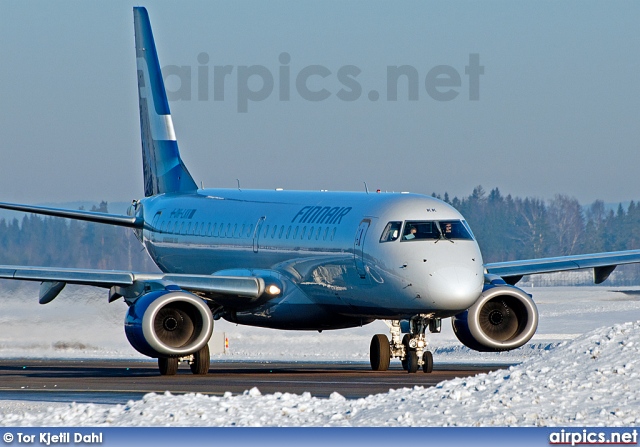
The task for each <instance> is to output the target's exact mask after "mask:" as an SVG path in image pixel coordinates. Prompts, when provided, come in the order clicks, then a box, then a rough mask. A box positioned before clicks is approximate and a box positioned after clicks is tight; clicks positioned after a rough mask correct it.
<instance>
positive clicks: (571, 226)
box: [0, 186, 640, 284]
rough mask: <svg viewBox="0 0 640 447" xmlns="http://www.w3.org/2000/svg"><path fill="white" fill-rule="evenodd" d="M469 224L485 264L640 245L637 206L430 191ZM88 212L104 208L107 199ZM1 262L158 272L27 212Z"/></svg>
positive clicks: (135, 255)
mask: <svg viewBox="0 0 640 447" xmlns="http://www.w3.org/2000/svg"><path fill="white" fill-rule="evenodd" d="M433 196H434V197H438V198H440V199H442V200H444V201H445V202H447V203H449V204H451V205H452V206H454V207H455V208H456V209H458V210H459V211H460V212H461V213H462V215H463V216H465V218H466V220H467V222H468V223H469V224H470V226H471V228H472V230H473V232H474V234H475V236H476V239H477V240H478V243H479V245H480V248H481V249H482V254H483V257H484V261H485V262H499V261H511V260H516V259H529V258H539V257H546V256H562V255H571V254H579V253H593V252H601V251H618V250H629V249H638V248H640V204H638V203H636V202H631V203H629V205H628V206H626V207H623V206H622V204H620V205H618V207H617V209H615V210H613V209H608V208H607V207H606V206H605V204H604V202H602V201H600V200H597V201H595V202H593V203H592V204H590V205H588V206H583V205H581V204H580V203H579V202H578V201H577V200H576V199H575V198H571V197H568V196H565V195H556V196H555V197H554V198H553V199H551V200H548V201H545V200H542V199H538V198H531V197H526V198H520V197H512V196H511V195H507V196H503V195H502V194H501V193H500V191H499V190H498V188H495V189H493V190H491V191H490V192H489V193H487V192H486V191H485V190H484V189H483V188H482V186H478V187H476V188H474V190H473V192H472V193H471V194H470V195H469V196H468V197H463V198H458V197H454V198H450V197H449V195H448V194H447V193H445V194H444V195H443V196H440V195H439V194H436V193H434V194H433ZM92 211H99V212H108V205H107V203H106V202H101V203H100V205H98V206H94V207H93V208H92ZM0 264H14V265H38V266H58V267H77V268H98V269H116V270H121V269H122V270H137V271H157V268H156V267H155V266H154V265H153V263H152V262H151V260H150V259H149V257H148V255H147V254H146V252H145V251H144V250H143V249H142V246H141V244H140V243H139V242H138V241H137V239H136V238H135V236H134V235H133V232H132V231H131V230H130V229H127V228H122V227H114V226H110V225H100V224H92V223H87V222H81V221H75V220H67V219H60V218H55V217H42V216H38V215H35V214H27V215H25V216H24V217H23V218H22V219H21V220H18V219H12V220H9V221H7V220H5V219H0ZM620 270H622V268H618V270H617V271H616V272H614V273H617V275H615V274H614V275H612V278H611V279H612V280H614V281H617V282H618V283H619V284H629V283H636V284H637V283H638V282H640V268H636V267H633V268H629V267H627V268H625V269H624V274H622V275H621V274H620V273H621V272H620Z"/></svg>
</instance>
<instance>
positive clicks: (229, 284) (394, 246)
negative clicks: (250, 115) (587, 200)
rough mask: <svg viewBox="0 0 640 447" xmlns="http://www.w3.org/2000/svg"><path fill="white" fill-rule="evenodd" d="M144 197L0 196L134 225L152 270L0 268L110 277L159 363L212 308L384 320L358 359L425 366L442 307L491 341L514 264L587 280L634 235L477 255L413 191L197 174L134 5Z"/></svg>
mask: <svg viewBox="0 0 640 447" xmlns="http://www.w3.org/2000/svg"><path fill="white" fill-rule="evenodd" d="M133 15H134V24H135V43H136V62H137V73H138V94H139V105H140V130H141V139H142V159H143V174H144V196H145V197H144V198H142V199H140V200H134V201H133V203H132V205H131V207H130V208H129V211H128V213H127V214H128V215H113V214H106V213H97V212H88V211H72V210H61V209H56V208H48V207H39V206H29V205H18V204H8V203H2V204H0V208H5V209H11V210H17V211H24V212H31V213H39V214H45V215H49V216H58V217H64V218H69V219H79V220H84V221H90V222H98V223H103V224H108V225H119V226H123V227H129V228H132V229H133V231H134V232H135V234H136V236H137V238H138V239H139V240H140V242H141V243H142V245H143V246H144V247H145V248H146V250H147V252H148V253H149V255H150V256H151V258H152V259H153V260H154V261H155V263H156V264H157V265H158V267H159V268H160V270H161V271H162V272H163V273H144V272H128V271H113V270H84V269H82V270H80V269H63V268H50V267H28V266H0V278H8V279H17V280H25V281H39V282H41V287H40V303H42V304H45V303H49V302H50V301H52V300H53V299H54V298H56V296H58V294H59V293H60V292H61V291H62V290H63V289H64V287H65V285H66V284H83V285H89V286H95V287H102V288H105V289H108V290H109V301H110V302H111V301H116V300H118V299H120V298H122V299H123V300H124V302H125V303H126V304H127V306H128V311H127V313H126V317H125V333H126V335H127V338H128V340H129V342H130V343H131V345H132V346H133V347H134V348H135V349H136V350H137V351H139V352H140V353H142V354H144V355H147V356H149V357H153V358H157V359H158V365H159V369H160V373H161V374H164V375H172V374H176V372H177V370H178V365H179V362H180V361H187V362H188V363H189V364H190V366H191V370H192V372H193V373H195V374H206V373H207V372H208V370H209V362H210V356H209V348H208V345H207V343H208V341H209V339H210V337H211V334H212V331H213V326H214V321H216V320H218V319H220V318H223V319H225V320H228V321H231V322H235V323H238V324H244V325H252V326H262V327H268V328H277V329H284V330H287V329H291V330H317V331H322V330H325V329H326V330H328V329H340V328H348V327H354V326H360V325H365V324H368V323H371V322H372V321H375V320H384V321H385V322H386V323H387V325H388V327H389V329H390V335H391V337H390V338H388V337H387V335H385V334H377V335H374V336H373V339H372V340H371V347H370V360H371V367H372V369H374V370H377V371H384V370H386V369H387V368H388V367H389V362H390V359H391V358H398V359H400V360H401V361H402V365H403V367H404V369H405V370H406V371H408V372H410V373H414V372H416V371H417V370H418V369H422V370H423V371H424V372H426V373H429V372H431V371H432V368H433V357H432V354H431V352H430V351H429V350H428V349H427V339H426V333H427V330H428V331H429V332H432V333H437V332H440V328H441V321H442V319H443V318H449V317H451V319H452V322H453V328H454V331H455V334H456V336H457V337H458V339H459V340H460V341H461V342H462V343H463V344H465V345H466V346H468V347H469V348H471V349H475V350H479V351H504V350H510V349H516V348H518V347H520V346H522V345H523V344H525V343H526V342H527V341H528V340H529V339H531V337H532V336H533V334H534V333H535V331H536V328H537V324H538V312H537V310H536V305H535V303H534V301H533V300H532V298H531V296H530V295H529V294H527V293H525V292H523V291H522V290H520V289H519V288H517V287H515V284H516V283H517V282H518V281H519V280H520V279H521V278H522V276H523V275H529V274H535V273H547V272H554V271H561V270H573V269H578V268H593V271H594V280H595V282H596V283H600V282H602V281H604V280H605V279H606V278H607V277H608V276H609V274H610V273H611V272H612V271H613V269H614V268H615V267H616V266H617V265H619V264H627V263H634V262H640V250H634V251H625V252H615V253H599V254H591V255H578V256H569V257H560V258H546V259H534V260H525V261H516V262H502V263H494V264H484V263H483V261H482V254H481V253H480V250H479V248H478V244H477V242H476V240H475V238H474V236H473V233H472V231H471V229H470V228H469V225H467V223H466V222H465V220H464V218H463V216H462V215H461V214H460V213H459V212H458V211H456V210H455V209H454V208H452V207H451V206H449V205H448V204H446V203H444V202H442V201H440V200H437V199H434V198H432V197H428V196H423V195H417V194H395V193H394V194H390V193H381V194H380V193H375V194H368V193H366V192H362V193H354V192H324V191H323V192H310V191H280V190H275V191H264V190H263V191H249V190H239V189H232V190H229V189H198V187H197V184H196V182H195V181H194V180H193V178H192V176H191V175H190V174H189V171H188V170H187V168H186V166H185V165H184V163H183V162H182V160H181V158H180V153H179V151H178V143H177V140H176V134H175V131H174V128H173V123H172V120H171V114H170V112H169V104H168V101H167V97H166V92H165V88H164V83H163V78H162V74H161V72H160V64H159V61H158V56H157V53H156V47H155V43H154V39H153V35H152V32H151V25H150V22H149V17H148V14H147V11H146V9H145V8H141V7H137V8H134V9H133Z"/></svg>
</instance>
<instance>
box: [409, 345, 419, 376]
mask: <svg viewBox="0 0 640 447" xmlns="http://www.w3.org/2000/svg"><path fill="white" fill-rule="evenodd" d="M417 371H418V353H417V352H416V351H415V350H414V349H411V350H410V351H409V352H407V372H408V373H409V374H413V373H415V372H417Z"/></svg>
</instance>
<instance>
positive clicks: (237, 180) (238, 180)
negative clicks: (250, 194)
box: [236, 178, 242, 191]
mask: <svg viewBox="0 0 640 447" xmlns="http://www.w3.org/2000/svg"><path fill="white" fill-rule="evenodd" d="M236 182H238V191H242V190H241V189H240V179H239V178H237V179H236Z"/></svg>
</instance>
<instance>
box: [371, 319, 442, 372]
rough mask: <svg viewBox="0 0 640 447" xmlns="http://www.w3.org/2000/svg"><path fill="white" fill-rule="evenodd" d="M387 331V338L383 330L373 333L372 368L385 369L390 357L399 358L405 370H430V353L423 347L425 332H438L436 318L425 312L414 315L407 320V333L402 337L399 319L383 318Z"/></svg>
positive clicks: (425, 341)
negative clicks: (389, 338)
mask: <svg viewBox="0 0 640 447" xmlns="http://www.w3.org/2000/svg"><path fill="white" fill-rule="evenodd" d="M385 323H386V324H387V326H388V327H389V330H390V331H391V341H389V340H388V339H387V337H386V335H384V334H376V335H374V336H373V339H372V340H371V346H370V361H371V369H373V370H374V371H386V370H387V369H388V368H389V361H390V359H391V358H399V359H400V361H401V362H402V368H403V369H404V370H405V371H407V372H408V373H415V372H417V371H418V369H422V371H423V372H425V373H430V372H432V371H433V354H432V353H431V351H429V350H427V338H426V336H425V332H426V330H427V328H429V330H430V332H440V323H441V320H440V319H439V318H432V317H431V316H427V315H416V316H415V317H413V318H411V320H409V322H408V323H409V333H408V334H405V335H404V337H402V339H401V338H400V334H401V333H402V331H401V328H400V321H398V320H385Z"/></svg>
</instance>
